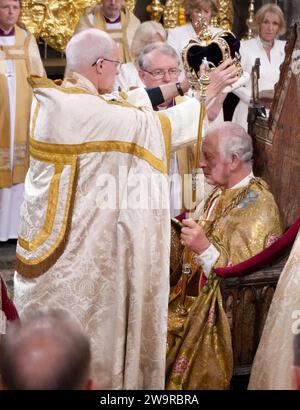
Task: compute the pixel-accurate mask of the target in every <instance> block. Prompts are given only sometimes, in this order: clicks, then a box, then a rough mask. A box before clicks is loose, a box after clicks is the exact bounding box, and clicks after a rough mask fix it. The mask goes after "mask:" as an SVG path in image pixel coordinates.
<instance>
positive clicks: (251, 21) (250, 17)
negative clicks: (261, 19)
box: [244, 0, 255, 40]
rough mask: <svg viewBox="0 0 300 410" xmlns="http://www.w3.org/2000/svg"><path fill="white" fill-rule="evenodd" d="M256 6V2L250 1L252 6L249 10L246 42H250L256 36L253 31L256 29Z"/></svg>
mask: <svg viewBox="0 0 300 410" xmlns="http://www.w3.org/2000/svg"><path fill="white" fill-rule="evenodd" d="M254 4H255V0H250V5H249V9H248V18H247V20H246V24H247V27H248V30H247V33H246V35H245V37H244V39H246V40H250V39H251V38H253V37H254V36H255V34H254V30H253V29H254Z"/></svg>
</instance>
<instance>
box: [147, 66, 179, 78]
mask: <svg viewBox="0 0 300 410" xmlns="http://www.w3.org/2000/svg"><path fill="white" fill-rule="evenodd" d="M143 71H145V72H146V73H148V74H150V75H152V77H153V78H156V79H157V80H161V79H162V78H164V76H165V75H166V74H169V76H170V77H177V76H178V74H179V73H180V69H179V68H169V69H167V70H161V69H159V68H158V69H157V70H153V71H147V70H144V69H143Z"/></svg>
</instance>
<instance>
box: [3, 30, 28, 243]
mask: <svg viewBox="0 0 300 410" xmlns="http://www.w3.org/2000/svg"><path fill="white" fill-rule="evenodd" d="M15 39H16V37H15V36H3V37H2V36H0V45H6V46H11V45H14V44H15ZM4 64H5V73H6V78H7V85H8V94H9V112H10V142H11V143H10V158H11V162H12V163H13V159H14V138H15V115H16V71H15V63H14V61H12V60H5V61H4ZM0 109H1V107H0ZM23 192H24V184H23V183H21V184H15V185H13V186H12V187H10V188H0V241H7V240H8V239H15V238H17V237H18V231H19V225H20V206H21V203H22V200H23Z"/></svg>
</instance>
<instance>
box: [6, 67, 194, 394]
mask: <svg viewBox="0 0 300 410" xmlns="http://www.w3.org/2000/svg"><path fill="white" fill-rule="evenodd" d="M31 83H32V86H33V90H34V95H35V98H34V102H33V109H32V122H31V140H30V154H31V161H30V170H29V172H28V174H27V177H26V181H25V200H24V203H23V206H22V224H21V232H20V237H19V241H18V246H17V272H18V273H17V274H16V275H15V283H14V285H15V286H14V294H15V302H16V305H17V308H18V311H19V312H20V315H21V318H22V316H24V315H26V314H28V313H29V312H30V311H31V310H36V309H38V308H41V307H43V306H48V307H60V308H62V309H65V310H67V311H68V312H69V313H70V314H72V315H73V317H74V320H78V321H79V322H80V323H81V325H82V327H83V329H84V330H85V332H86V333H87V334H88V335H89V337H90V338H91V344H92V377H93V378H94V380H95V381H96V383H97V385H98V387H99V388H103V389H162V388H163V387H164V377H165V357H166V333H167V309H168V296H169V257H170V252H169V244H170V212H169V197H168V176H167V167H168V156H169V154H168V151H169V148H170V147H171V148H174V147H177V148H180V147H181V146H182V145H184V144H188V143H193V142H194V140H195V138H196V135H197V127H198V122H197V121H194V119H195V118H197V116H198V115H199V111H200V106H199V102H198V101H196V100H189V101H187V102H185V103H183V104H180V106H178V107H173V108H171V109H170V110H166V111H165V113H164V114H159V115H160V117H161V119H159V116H158V115H157V114H156V113H154V112H153V110H152V108H151V103H150V101H149V99H148V96H147V93H146V92H145V90H144V89H140V90H139V89H137V90H134V91H132V93H129V100H130V102H129V100H127V101H123V100H116V99H115V98H114V97H113V96H109V95H99V94H98V93H97V91H96V89H95V87H94V86H93V84H91V83H90V82H89V81H88V80H87V79H85V78H84V77H82V76H80V75H76V74H74V77H73V78H71V79H69V80H66V81H65V82H64V83H63V85H61V86H57V85H55V84H53V82H52V81H50V80H46V79H31ZM134 100H136V101H138V102H139V106H134V105H132V103H133V101H134ZM144 104H146V106H145V105H144ZM187 130H188V132H186V131H187ZM170 136H171V137H172V139H171V143H170V140H169V137H170Z"/></svg>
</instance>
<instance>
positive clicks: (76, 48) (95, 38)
mask: <svg viewBox="0 0 300 410" xmlns="http://www.w3.org/2000/svg"><path fill="white" fill-rule="evenodd" d="M113 47H114V41H113V40H112V39H111V38H110V36H109V35H108V34H107V33H105V32H104V31H102V30H99V29H97V28H89V29H86V30H83V31H80V32H79V33H78V34H75V35H74V36H73V37H72V38H71V40H70V41H69V43H68V44H67V48H66V59H67V69H68V70H70V71H75V72H77V73H79V74H80V73H81V72H83V71H85V70H86V69H87V68H89V67H90V66H91V65H92V64H94V63H95V62H96V61H97V60H98V58H99V57H103V58H110V57H111V54H112V50H113Z"/></svg>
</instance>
